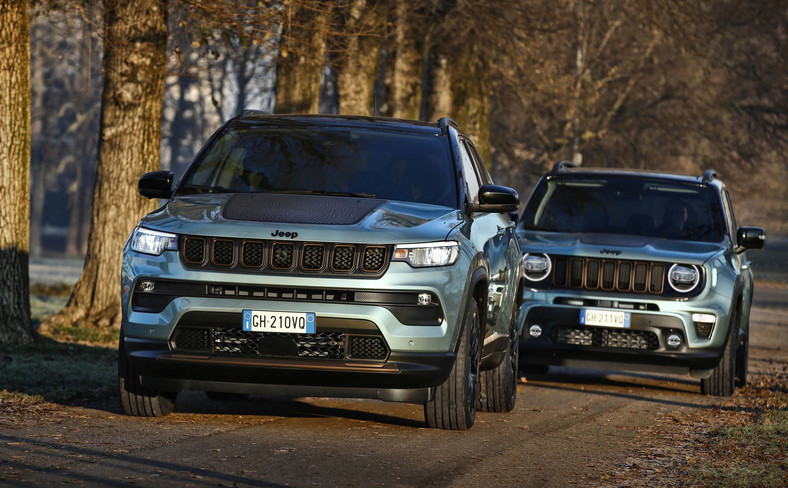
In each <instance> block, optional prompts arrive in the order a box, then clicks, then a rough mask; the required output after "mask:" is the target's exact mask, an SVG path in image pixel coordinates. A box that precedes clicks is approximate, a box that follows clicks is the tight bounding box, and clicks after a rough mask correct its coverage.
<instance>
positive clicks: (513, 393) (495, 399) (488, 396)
mask: <svg viewBox="0 0 788 488" xmlns="http://www.w3.org/2000/svg"><path fill="white" fill-rule="evenodd" d="M515 317H516V316H515ZM515 320H516V319H513V320H512V322H513V323H512V330H511V331H510V332H509V347H508V348H507V350H506V355H505V356H504V358H503V360H502V361H501V364H499V365H498V366H496V367H495V368H493V369H489V370H486V371H482V372H481V373H480V381H479V385H480V394H479V404H478V405H477V408H478V409H479V410H481V411H482V412H511V411H512V409H513V408H514V404H515V402H516V401H517V380H518V378H519V375H518V370H519V366H520V335H519V334H518V333H517V324H516V323H515Z"/></svg>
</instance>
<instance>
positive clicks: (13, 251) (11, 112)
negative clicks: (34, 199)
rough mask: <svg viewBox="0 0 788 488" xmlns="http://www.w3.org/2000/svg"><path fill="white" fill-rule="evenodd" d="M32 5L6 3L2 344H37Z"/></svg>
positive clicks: (2, 6) (0, 85)
mask: <svg viewBox="0 0 788 488" xmlns="http://www.w3.org/2000/svg"><path fill="white" fill-rule="evenodd" d="M28 8H29V4H28V2H27V1H26V0H0V182H2V184H0V275H2V276H3V287H2V288H1V289H0V343H5V344H25V343H29V342H32V341H33V338H34V333H33V327H32V324H31V323H30V290H29V285H28V245H29V236H30V227H29V226H30V223H29V221H30V202H29V200H28V198H27V195H28V191H29V186H30V42H29V38H30V17H29V13H28Z"/></svg>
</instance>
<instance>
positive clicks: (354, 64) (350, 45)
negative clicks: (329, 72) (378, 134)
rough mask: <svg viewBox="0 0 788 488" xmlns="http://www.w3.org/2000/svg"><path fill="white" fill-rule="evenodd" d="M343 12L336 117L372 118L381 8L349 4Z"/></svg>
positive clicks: (363, 1)
mask: <svg viewBox="0 0 788 488" xmlns="http://www.w3.org/2000/svg"><path fill="white" fill-rule="evenodd" d="M346 11H347V13H346V14H345V16H344V17H345V18H344V26H345V27H344V29H343V32H345V37H343V38H342V39H341V40H340V43H339V45H340V46H341V47H340V52H339V53H338V54H339V63H338V73H337V91H338V92H339V113H341V114H348V115H372V111H373V105H374V103H375V100H374V88H375V75H376V74H377V68H378V61H379V60H380V48H381V45H382V44H383V36H384V32H383V31H384V29H383V28H384V26H385V15H386V14H385V8H384V6H383V4H382V3H380V2H373V1H371V0H352V2H351V5H350V7H349V8H347V9H346Z"/></svg>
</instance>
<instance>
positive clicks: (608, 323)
mask: <svg viewBox="0 0 788 488" xmlns="http://www.w3.org/2000/svg"><path fill="white" fill-rule="evenodd" d="M629 319H630V313H629V312H611V311H609V310H590V309H588V310H587V309H582V310H580V325H601V326H602V327H622V328H624V329H627V328H629Z"/></svg>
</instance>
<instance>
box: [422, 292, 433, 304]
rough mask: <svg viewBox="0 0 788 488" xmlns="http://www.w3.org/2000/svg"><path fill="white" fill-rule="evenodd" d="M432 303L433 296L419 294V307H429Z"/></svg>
mask: <svg viewBox="0 0 788 488" xmlns="http://www.w3.org/2000/svg"><path fill="white" fill-rule="evenodd" d="M430 303H432V295H430V294H429V293H419V305H429V304H430Z"/></svg>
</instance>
